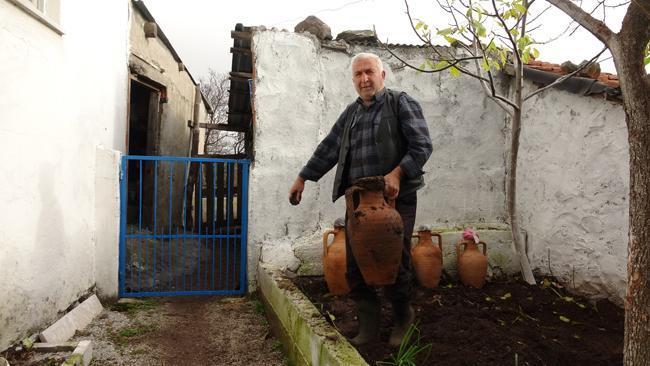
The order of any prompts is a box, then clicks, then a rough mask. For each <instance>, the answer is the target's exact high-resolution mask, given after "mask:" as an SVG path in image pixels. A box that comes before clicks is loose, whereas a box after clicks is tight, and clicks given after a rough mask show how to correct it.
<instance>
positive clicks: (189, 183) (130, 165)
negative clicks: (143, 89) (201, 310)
mask: <svg viewBox="0 0 650 366" xmlns="http://www.w3.org/2000/svg"><path fill="white" fill-rule="evenodd" d="M249 166H250V162H249V161H248V160H231V159H211V158H183V157H169V156H130V155H126V156H123V157H122V165H121V170H120V205H121V206H120V257H119V261H120V265H119V294H120V296H121V297H142V296H177V295H233V294H244V293H245V292H246V285H247V279H246V254H247V251H246V238H247V217H248V215H247V212H248V211H247V210H248V171H249Z"/></svg>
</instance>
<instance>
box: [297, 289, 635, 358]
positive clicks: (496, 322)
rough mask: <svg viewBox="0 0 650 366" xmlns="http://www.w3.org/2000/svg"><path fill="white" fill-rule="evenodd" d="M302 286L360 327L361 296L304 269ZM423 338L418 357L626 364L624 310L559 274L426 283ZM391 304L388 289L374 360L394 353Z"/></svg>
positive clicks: (420, 297)
mask: <svg viewBox="0 0 650 366" xmlns="http://www.w3.org/2000/svg"><path fill="white" fill-rule="evenodd" d="M295 282H296V284H297V285H298V287H299V288H301V290H302V291H303V292H304V293H305V294H306V295H307V296H308V297H309V298H310V299H311V301H312V302H313V303H314V304H315V305H316V307H317V308H319V309H320V310H321V312H322V313H323V315H324V316H325V317H326V318H327V319H329V320H331V321H333V323H334V325H335V327H336V328H338V330H339V331H340V332H341V333H342V334H343V335H344V336H346V337H348V338H351V337H353V336H354V335H355V334H356V331H357V320H356V317H355V315H356V311H355V306H354V302H353V301H352V300H350V299H349V298H347V297H345V296H342V297H335V296H331V295H329V294H328V293H327V286H326V284H325V281H324V280H323V278H322V277H299V278H297V279H296V280H295ZM414 308H415V310H416V314H417V316H416V321H417V329H419V332H420V341H419V344H420V345H421V346H424V345H426V344H429V343H430V344H431V348H430V352H428V354H425V353H424V352H423V353H421V354H420V356H419V357H418V359H417V365H420V366H422V365H454V366H456V365H592V366H593V365H622V364H623V320H624V312H623V310H622V309H621V308H619V307H617V306H616V305H614V304H612V303H610V302H608V301H605V300H602V301H599V302H596V303H590V302H589V300H586V299H584V298H579V297H577V296H572V295H569V294H568V293H567V292H566V291H565V290H564V289H563V288H562V287H561V285H559V284H558V283H556V282H555V281H554V280H553V279H550V278H547V279H543V280H542V281H541V284H540V285H536V286H529V285H527V284H525V283H523V282H520V281H516V280H510V281H500V282H492V283H487V284H486V285H485V287H483V288H482V289H480V290H478V289H472V288H469V287H465V286H463V285H459V284H457V283H441V286H440V287H438V288H436V289H433V290H429V289H426V290H423V289H418V290H417V291H416V295H415V300H414ZM391 326H392V320H391V310H390V304H387V301H385V298H384V297H383V296H382V317H381V334H380V342H377V343H375V344H370V345H365V346H360V347H358V351H359V353H360V354H361V355H362V356H363V357H364V358H365V359H366V361H367V362H368V363H369V364H371V365H374V364H375V362H376V361H382V360H383V361H388V360H389V359H390V357H391V354H392V353H397V352H396V350H394V349H390V348H389V347H388V337H389V335H390V329H391Z"/></svg>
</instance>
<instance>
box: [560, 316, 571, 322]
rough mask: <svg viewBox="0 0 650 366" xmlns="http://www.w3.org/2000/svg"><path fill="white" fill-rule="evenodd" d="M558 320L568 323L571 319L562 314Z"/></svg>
mask: <svg viewBox="0 0 650 366" xmlns="http://www.w3.org/2000/svg"><path fill="white" fill-rule="evenodd" d="M560 320H561V321H563V322H565V323H570V322H571V319H569V318H567V317H566V316H564V315H560Z"/></svg>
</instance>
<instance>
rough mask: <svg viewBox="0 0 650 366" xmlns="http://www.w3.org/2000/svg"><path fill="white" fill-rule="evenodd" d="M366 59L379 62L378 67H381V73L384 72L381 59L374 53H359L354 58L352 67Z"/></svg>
mask: <svg viewBox="0 0 650 366" xmlns="http://www.w3.org/2000/svg"><path fill="white" fill-rule="evenodd" d="M365 59H373V60H375V61H376V62H377V66H378V67H379V72H382V71H384V64H383V63H382V62H381V59H380V58H379V56H377V55H375V54H374V53H370V52H362V53H357V54H356V55H355V56H354V57H353V58H352V63H350V65H354V63H355V62H357V60H365Z"/></svg>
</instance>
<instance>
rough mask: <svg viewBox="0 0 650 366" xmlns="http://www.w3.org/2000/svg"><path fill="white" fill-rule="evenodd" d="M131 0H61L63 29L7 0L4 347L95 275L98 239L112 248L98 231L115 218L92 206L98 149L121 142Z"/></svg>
mask: <svg viewBox="0 0 650 366" xmlns="http://www.w3.org/2000/svg"><path fill="white" fill-rule="evenodd" d="M128 9H129V3H128V2H127V1H105V2H87V1H79V0H77V1H63V2H62V9H61V21H60V24H61V26H62V28H63V31H64V32H65V34H64V35H63V36H60V35H58V34H56V33H54V32H53V31H52V30H50V29H49V28H47V27H45V26H44V25H43V24H41V23H39V22H38V21H36V20H35V19H33V18H31V17H30V16H29V15H27V14H26V13H25V12H23V11H22V10H20V9H18V8H17V7H15V6H14V5H12V4H11V3H10V2H7V1H4V0H0V19H2V22H1V24H0V65H2V72H0V155H1V156H3V163H2V182H1V183H0V202H1V203H2V210H0V294H2V301H0V349H4V348H6V347H7V346H8V345H9V344H10V343H11V342H12V341H15V340H16V339H17V338H19V337H21V336H25V335H26V334H27V333H29V332H31V331H35V330H38V329H41V328H42V327H43V326H44V325H47V324H48V323H50V322H51V321H53V320H55V319H56V318H57V313H59V312H60V311H63V310H65V309H66V308H67V307H68V306H69V305H70V304H71V303H72V302H73V301H75V300H76V299H77V298H78V297H79V295H80V294H82V293H84V292H86V291H87V290H88V289H89V288H90V287H91V286H92V285H93V284H95V282H96V280H97V278H96V275H95V268H96V264H95V261H96V259H97V258H96V256H95V249H96V248H95V247H96V246H97V245H102V246H103V245H111V246H114V245H115V242H107V241H101V240H99V241H98V240H97V234H96V233H97V230H96V229H97V228H98V227H100V228H104V229H105V228H110V227H111V226H112V225H114V224H115V223H114V222H105V221H103V220H104V218H105V217H106V216H100V215H97V214H96V204H97V203H98V202H108V203H109V204H110V200H109V201H105V200H103V198H102V200H101V201H100V200H98V199H97V197H96V195H95V188H96V182H97V180H98V176H97V172H98V166H97V161H100V160H103V161H106V159H102V156H100V155H103V154H105V152H101V150H100V152H99V153H98V150H97V149H98V147H102V148H101V149H102V150H103V151H109V154H112V152H114V151H123V150H124V144H125V136H126V132H125V127H126V117H127V114H126V106H127V100H128V96H127V90H128V88H127V56H128V52H127V47H128V27H129V24H128V20H129V13H128V12H129V10H128ZM98 154H99V155H98ZM108 160H110V159H108ZM104 168H106V166H104V167H103V168H102V169H100V170H101V171H102V172H105V170H103V169H104ZM109 168H110V164H109ZM113 168H114V166H113ZM111 188H113V189H116V188H117V187H115V186H112V187H111V184H108V185H105V189H106V191H103V192H99V193H100V195H102V194H103V195H104V196H103V197H104V198H105V196H109V197H110V196H111V195H113V197H115V195H114V191H113V192H109V191H108V190H110V189H111ZM108 216H110V215H108ZM98 219H99V220H102V221H98ZM109 221H110V220H109ZM100 249H101V248H97V252H98V253H101V250H100Z"/></svg>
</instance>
